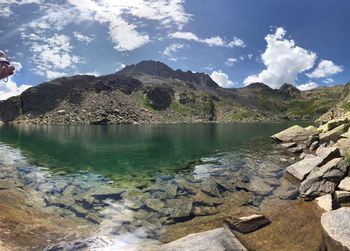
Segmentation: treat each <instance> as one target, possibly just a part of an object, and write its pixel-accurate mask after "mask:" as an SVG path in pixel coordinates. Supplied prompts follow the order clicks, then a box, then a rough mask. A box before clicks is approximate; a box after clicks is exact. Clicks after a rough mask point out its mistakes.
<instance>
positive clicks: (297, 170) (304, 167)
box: [286, 154, 322, 181]
mask: <svg viewBox="0 0 350 251" xmlns="http://www.w3.org/2000/svg"><path fill="white" fill-rule="evenodd" d="M321 163H322V159H321V158H320V157H318V156H314V155H311V154H310V155H309V154H308V155H306V156H305V157H304V159H302V160H300V161H298V162H297V163H295V164H293V165H290V166H288V167H287V169H286V171H287V172H288V173H289V174H291V175H293V176H294V177H295V178H297V179H298V180H300V181H302V180H304V179H305V178H306V176H307V175H308V174H309V173H310V172H311V171H312V170H313V169H314V168H315V167H317V166H318V165H319V164H321Z"/></svg>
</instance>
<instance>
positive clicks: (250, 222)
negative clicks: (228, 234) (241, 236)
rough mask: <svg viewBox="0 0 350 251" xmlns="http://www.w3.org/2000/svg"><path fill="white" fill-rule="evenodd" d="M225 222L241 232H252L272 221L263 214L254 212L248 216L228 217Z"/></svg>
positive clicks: (233, 229) (232, 228)
mask: <svg viewBox="0 0 350 251" xmlns="http://www.w3.org/2000/svg"><path fill="white" fill-rule="evenodd" d="M224 222H225V224H226V225H227V226H228V227H229V228H230V229H231V230H232V231H238V232H240V233H250V232H253V231H256V230H258V229H260V228H262V227H264V226H267V225H268V224H270V221H269V220H268V219H267V218H266V217H265V216H263V215H259V214H253V215H250V216H246V217H240V218H235V217H232V216H230V217H226V218H225V219H224Z"/></svg>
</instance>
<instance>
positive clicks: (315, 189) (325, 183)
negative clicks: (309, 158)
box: [299, 158, 348, 198]
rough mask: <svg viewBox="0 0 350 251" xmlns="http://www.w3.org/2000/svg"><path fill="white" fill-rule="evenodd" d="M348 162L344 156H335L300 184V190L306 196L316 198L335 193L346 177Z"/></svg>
mask: <svg viewBox="0 0 350 251" xmlns="http://www.w3.org/2000/svg"><path fill="white" fill-rule="evenodd" d="M347 166H348V163H347V162H346V161H345V160H344V159H342V158H335V159H332V160H331V161H329V162H328V163H327V164H325V165H323V166H321V167H317V168H315V169H314V170H312V172H311V173H310V174H309V176H308V177H307V178H306V179H305V180H304V181H303V182H302V183H301V184H300V187H299V192H300V194H301V196H302V197H304V198H315V197H318V196H322V195H325V194H328V193H333V192H334V191H335V188H336V187H337V185H338V184H339V182H340V181H341V180H342V179H343V178H344V176H345V173H346V170H347Z"/></svg>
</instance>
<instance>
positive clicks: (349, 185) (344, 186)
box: [338, 177, 350, 192]
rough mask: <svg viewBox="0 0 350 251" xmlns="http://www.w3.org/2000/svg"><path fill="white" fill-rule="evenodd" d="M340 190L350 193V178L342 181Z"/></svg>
mask: <svg viewBox="0 0 350 251" xmlns="http://www.w3.org/2000/svg"><path fill="white" fill-rule="evenodd" d="M338 188H339V189H340V190H343V191H348V192H350V177H345V178H344V179H343V180H342V181H340V183H339V186H338Z"/></svg>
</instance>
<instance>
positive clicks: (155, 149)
mask: <svg viewBox="0 0 350 251" xmlns="http://www.w3.org/2000/svg"><path fill="white" fill-rule="evenodd" d="M292 124H295V122H293V123H289V122H284V123H250V124H249V123H235V124H231V123H227V124H175V125H117V126H29V125H28V126H3V127H1V128H0V142H2V143H5V144H7V145H10V146H13V147H16V148H19V149H20V150H21V152H22V153H23V154H24V155H25V156H27V157H29V158H30V159H31V160H33V161H35V162H36V163H37V164H39V165H41V166H46V167H49V168H50V169H51V170H53V171H65V172H79V171H90V172H95V173H98V174H101V175H104V176H108V177H111V178H118V177H119V178H120V176H123V175H131V176H134V175H136V176H142V175H154V174H157V173H172V172H179V171H186V169H187V168H188V167H189V165H188V163H191V162H192V161H196V160H198V159H200V158H201V157H204V156H209V155H211V154H214V153H217V152H225V151H230V152H236V153H237V152H238V153H239V152H242V153H244V152H246V151H254V149H257V150H259V149H260V150H261V148H268V147H269V146H270V143H271V141H270V139H269V136H271V135H272V134H274V133H276V132H278V131H281V130H283V129H285V128H287V127H289V126H291V125H292ZM299 124H306V123H303V122H300V123H299Z"/></svg>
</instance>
